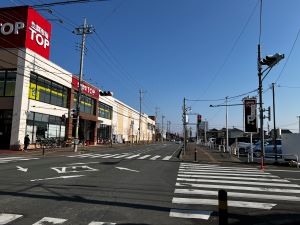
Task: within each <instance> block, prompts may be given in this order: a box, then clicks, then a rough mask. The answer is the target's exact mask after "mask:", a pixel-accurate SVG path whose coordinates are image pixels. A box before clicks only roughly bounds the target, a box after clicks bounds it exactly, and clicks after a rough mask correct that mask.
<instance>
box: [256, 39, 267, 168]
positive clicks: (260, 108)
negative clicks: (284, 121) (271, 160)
mask: <svg viewBox="0 0 300 225" xmlns="http://www.w3.org/2000/svg"><path fill="white" fill-rule="evenodd" d="M257 48H258V51H257V69H258V94H259V118H260V154H261V165H260V168H261V169H263V168H264V154H265V151H264V148H265V145H264V143H265V140H264V115H263V112H264V110H263V102H262V91H263V90H262V88H263V87H262V75H263V73H262V65H261V53H260V44H258V46H257Z"/></svg>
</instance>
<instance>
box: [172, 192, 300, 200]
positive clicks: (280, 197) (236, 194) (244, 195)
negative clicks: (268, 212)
mask: <svg viewBox="0 0 300 225" xmlns="http://www.w3.org/2000/svg"><path fill="white" fill-rule="evenodd" d="M175 193H176V194H188V195H212V196H218V191H207V190H196V189H175ZM227 195H228V197H239V198H255V199H271V200H282V201H295V202H299V201H300V197H297V196H287V195H265V194H250V193H240V192H227Z"/></svg>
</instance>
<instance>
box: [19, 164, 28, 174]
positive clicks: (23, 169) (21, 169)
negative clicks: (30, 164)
mask: <svg viewBox="0 0 300 225" xmlns="http://www.w3.org/2000/svg"><path fill="white" fill-rule="evenodd" d="M17 168H18V170H20V171H22V172H25V173H26V172H27V170H28V168H23V167H21V166H17Z"/></svg>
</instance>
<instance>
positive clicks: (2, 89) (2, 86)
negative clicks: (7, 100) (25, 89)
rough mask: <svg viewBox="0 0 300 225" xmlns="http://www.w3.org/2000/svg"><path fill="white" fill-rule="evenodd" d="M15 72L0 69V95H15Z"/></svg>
mask: <svg viewBox="0 0 300 225" xmlns="http://www.w3.org/2000/svg"><path fill="white" fill-rule="evenodd" d="M16 74H17V73H16V71H10V70H5V71H3V70H2V71H0V96H7V97H10V96H14V95H15V86H16Z"/></svg>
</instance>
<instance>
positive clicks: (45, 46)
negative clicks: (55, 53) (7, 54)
mask: <svg viewBox="0 0 300 225" xmlns="http://www.w3.org/2000/svg"><path fill="white" fill-rule="evenodd" d="M50 39H51V24H50V23H49V22H48V21H47V20H46V19H45V18H44V17H42V16H41V15H40V14H39V13H38V12H37V11H35V10H34V9H33V8H31V7H29V6H20V7H12V8H1V9H0V47H3V48H29V49H31V50H32V51H34V52H36V53H37V54H39V55H41V56H43V57H44V58H46V59H49V56H50Z"/></svg>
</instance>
